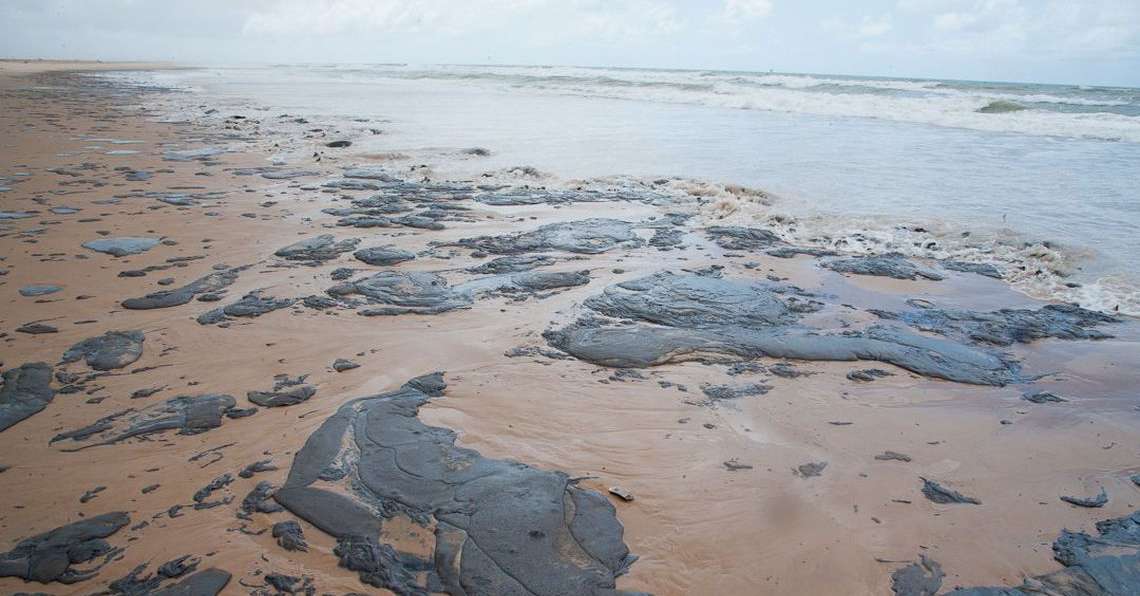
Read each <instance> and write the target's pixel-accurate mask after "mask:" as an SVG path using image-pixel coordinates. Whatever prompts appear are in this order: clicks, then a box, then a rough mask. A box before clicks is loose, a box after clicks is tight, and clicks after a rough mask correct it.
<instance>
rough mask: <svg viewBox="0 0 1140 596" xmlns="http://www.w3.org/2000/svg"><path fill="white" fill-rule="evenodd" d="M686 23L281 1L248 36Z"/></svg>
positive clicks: (594, 12) (581, 10)
mask: <svg viewBox="0 0 1140 596" xmlns="http://www.w3.org/2000/svg"><path fill="white" fill-rule="evenodd" d="M680 27H681V23H680V21H679V20H678V18H677V17H676V13H675V10H674V9H673V6H672V5H671V4H667V3H665V2H663V1H662V0H612V1H608V2H603V1H599V0H564V1H558V0H412V1H408V0H280V1H277V2H273V3H270V4H266V5H264V7H263V8H262V9H261V10H257V11H254V12H253V13H252V14H250V15H249V17H248V18H247V19H246V21H245V24H244V27H243V32H244V33H245V34H247V35H294V34H302V35H312V34H317V35H335V34H342V33H348V32H360V33H393V34H398V33H421V32H422V33H430V34H444V35H462V34H468V33H478V32H482V31H491V30H495V31H512V30H513V31H518V32H519V33H518V34H519V35H520V36H522V37H533V36H534V34H535V33H536V32H542V34H543V35H545V36H547V37H549V38H551V39H561V38H566V37H573V36H579V37H597V38H607V39H624V40H630V39H632V40H636V39H639V38H643V37H646V36H653V35H661V34H668V33H673V32H675V31H677V30H678V29H679V28H680Z"/></svg>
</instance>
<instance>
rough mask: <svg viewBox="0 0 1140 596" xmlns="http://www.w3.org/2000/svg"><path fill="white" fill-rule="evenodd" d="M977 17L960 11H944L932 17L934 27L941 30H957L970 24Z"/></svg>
mask: <svg viewBox="0 0 1140 596" xmlns="http://www.w3.org/2000/svg"><path fill="white" fill-rule="evenodd" d="M977 20H978V17H977V16H975V15H972V14H963V13H960V12H944V13H942V14H940V15H938V16H936V17H934V28H935V29H940V30H942V31H957V30H959V29H962V28H964V27H968V26H969V25H972V24H973V23H974V22H975V21H977Z"/></svg>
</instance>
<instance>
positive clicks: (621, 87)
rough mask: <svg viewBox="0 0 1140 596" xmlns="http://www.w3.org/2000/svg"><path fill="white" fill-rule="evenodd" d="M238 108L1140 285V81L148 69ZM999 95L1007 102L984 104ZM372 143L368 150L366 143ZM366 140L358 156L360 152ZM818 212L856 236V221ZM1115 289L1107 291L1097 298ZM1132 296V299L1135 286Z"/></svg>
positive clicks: (1112, 300)
mask: <svg viewBox="0 0 1140 596" xmlns="http://www.w3.org/2000/svg"><path fill="white" fill-rule="evenodd" d="M147 76H148V77H151V80H156V81H158V82H159V83H161V84H166V85H175V86H186V87H191V88H194V89H196V90H198V91H202V92H205V93H206V94H207V95H209V96H210V97H211V98H212V99H214V100H218V101H221V102H223V105H230V106H231V107H234V108H235V109H236V108H238V107H249V106H250V105H251V102H252V105H256V106H262V107H264V108H265V109H267V110H269V112H270V113H273V114H276V113H277V112H278V111H280V112H288V113H290V114H301V115H306V116H309V117H312V118H317V117H323V118H328V117H330V116H339V117H342V118H344V119H345V121H346V122H347V121H349V120H351V119H355V118H368V119H370V120H373V121H376V120H386V121H385V122H382V123H381V124H380V125H379V127H380V128H381V129H382V130H383V133H384V134H381V135H377V136H375V137H372V138H366V139H361V140H357V141H356V143H357V146H358V147H361V148H362V149H365V150H375V151H378V152H379V151H403V152H408V153H413V154H415V152H417V151H422V150H424V149H428V148H439V149H449V150H454V149H458V148H463V147H476V146H478V147H485V148H487V149H489V150H490V151H491V152H492V155H491V156H490V157H487V158H482V159H475V160H473V159H456V160H455V161H454V163H451V164H449V166H450V169H449V171H455V172H457V173H460V174H467V175H475V174H478V173H480V172H483V171H486V170H489V169H495V168H503V167H510V166H517V165H530V166H534V167H536V168H538V169H539V170H542V171H545V172H551V173H553V174H556V175H558V176H562V177H593V176H610V175H635V176H684V177H695V178H703V179H707V180H711V181H717V182H725V183H736V184H743V185H748V186H754V187H759V188H763V189H765V190H768V191H771V192H774V193H776V194H777V195H779V196H780V197H781V198H782V201H781V202H779V203H778V208H779V209H780V210H781V211H785V212H790V213H793V214H797V215H807V214H824V215H827V216H830V215H842V216H869V217H870V218H872V219H870V220H866V219H864V220H861V221H859V222H858V225H859V226H869V227H874V226H876V225H878V226H880V227H884V228H886V229H889V228H890V227H893V226H895V225H897V224H898V223H899V221H900V220H908V221H910V222H915V221H917V222H921V223H923V224H928V225H931V226H940V225H942V224H948V225H949V226H950V229H952V230H956V231H957V230H972V231H975V232H976V231H978V230H990V231H996V232H997V233H998V234H1000V235H1004V236H1005V237H1008V238H1009V239H1011V240H1012V239H1017V240H1020V239H1025V240H1032V241H1048V242H1050V243H1053V244H1054V245H1058V246H1063V247H1065V249H1066V251H1067V252H1069V253H1071V254H1075V255H1080V257H1081V258H1080V259H1079V260H1078V263H1079V265H1078V266H1079V267H1080V269H1078V270H1077V271H1075V272H1074V273H1075V275H1074V277H1073V279H1074V280H1077V281H1079V282H1081V283H1084V284H1093V283H1094V282H1096V280H1098V279H1104V278H1110V279H1111V280H1112V283H1111V284H1108V283H1105V284H1104V285H1105V286H1108V285H1111V286H1112V288H1111V289H1107V288H1102V287H1100V286H1096V287H1094V288H1093V289H1090V290H1089V291H1086V292H1083V295H1082V296H1074V295H1058V296H1056V297H1057V298H1060V299H1070V300H1072V299H1080V300H1082V303H1084V304H1086V305H1088V306H1092V307H1101V308H1106V309H1111V308H1112V307H1113V305H1114V304H1127V303H1128V302H1129V301H1130V299H1131V298H1135V291H1136V288H1137V287H1140V277H1137V268H1136V267H1135V265H1134V264H1133V262H1132V259H1133V257H1134V255H1136V254H1138V253H1140V237H1138V236H1137V235H1136V234H1135V233H1134V230H1135V228H1136V226H1137V225H1138V224H1140V186H1138V185H1137V184H1136V183H1135V179H1136V177H1137V173H1140V90H1135V89H1120V88H1111V89H1110V88H1084V87H1073V86H1054V85H1018V84H1007V83H969V82H953V81H918V80H894V79H889V80H876V79H862V78H853V77H823V76H806V75H776V74H748V73H723V72H695V71H646V70H628V69H571V68H549V69H544V68H529V67H517V68H515V67H446V66H441V67H406V66H372V67H295V66H278V67H266V68H211V69H205V70H191V71H168V72H162V73H154V74H150V75H147ZM995 101H998V102H1004V103H1002V104H999V107H1000V108H1001V110H1009V109H1011V108H1010V105H1015V106H1017V107H1016V109H1013V111H1000V110H999V112H998V113H979V112H978V110H979V109H982V108H984V107H986V106H990V105H991V104H992V103H993V102H995ZM361 141H363V145H361ZM354 148H355V147H354ZM827 219H829V218H824V219H817V220H816V225H822V226H825V227H827V226H830V227H831V228H832V229H825V230H823V231H826V232H829V233H836V232H839V231H841V232H844V233H850V232H851V231H852V228H853V227H855V226H853V225H852V222H851V220H850V219H848V218H844V219H843V220H833V221H830V222H829V223H828V222H827ZM1100 292H1104V293H1108V294H1110V295H1108V296H1099V295H1097V294H1098V293H1100ZM1122 296H1131V298H1128V297H1122Z"/></svg>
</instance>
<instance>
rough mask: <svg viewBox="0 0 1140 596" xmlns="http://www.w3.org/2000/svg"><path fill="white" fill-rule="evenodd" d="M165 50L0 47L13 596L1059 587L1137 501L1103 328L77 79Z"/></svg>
mask: <svg viewBox="0 0 1140 596" xmlns="http://www.w3.org/2000/svg"><path fill="white" fill-rule="evenodd" d="M168 66H169V65H161V64H154V65H137V64H132V65H122V64H102V63H92V64H87V63H47V62H20V61H7V62H2V63H0V103H2V105H3V109H2V110H0V131H2V134H0V156H2V157H0V163H2V164H3V166H2V169H0V189H2V190H3V192H0V294H2V296H0V301H2V302H3V305H4V306H3V308H2V310H0V312H2V315H0V327H2V329H0V337H2V338H3V343H2V344H0V363H2V370H3V371H4V379H5V383H4V385H3V389H2V391H3V393H2V394H0V398H2V399H0V408H2V409H0V414H2V415H3V417H2V418H0V421H2V422H3V424H4V430H3V431H0V465H2V468H0V469H3V472H2V473H0V480H2V481H3V482H4V484H5V485H6V486H7V487H8V490H5V491H4V492H3V494H2V495H0V552H3V551H8V552H7V554H0V571H3V573H0V575H2V576H5V577H0V590H2V591H4V592H6V593H16V592H39V591H43V592H47V593H52V594H80V593H82V594H89V593H127V594H138V593H162V592H161V590H163V589H167V590H173V589H176V587H180V588H182V589H188V590H191V591H190V592H184V593H226V594H242V593H245V594H274V593H288V591H289V590H295V591H296V592H298V593H305V591H306V589H309V590H311V591H310V592H308V593H319V594H348V593H389V591H390V592H391V593H398V594H405V593H406V594H418V593H443V592H450V593H463V592H462V591H465V592H466V593H468V594H507V593H520V594H525V593H531V594H570V593H581V594H587V593H597V594H604V593H652V594H658V595H671V594H809V593H810V594H834V593H842V594H884V593H891V591H892V589H893V590H894V591H895V592H896V593H901V594H926V593H930V594H933V593H945V592H949V591H952V590H954V589H955V588H959V587H974V586H1009V587H1016V586H1019V585H1022V584H1023V582H1025V581H1028V582H1037V584H1030V585H1045V586H1072V585H1076V582H1078V581H1083V580H1079V579H1074V578H1077V577H1078V576H1080V574H1082V573H1085V574H1089V573H1093V572H1095V569H1093V567H1089V568H1087V569H1086V568H1083V567H1081V565H1080V564H1078V563H1075V562H1074V561H1072V560H1070V561H1068V563H1067V564H1065V565H1063V564H1062V563H1063V561H1062V562H1059V561H1060V559H1058V558H1057V557H1058V554H1057V551H1056V550H1055V547H1054V540H1055V539H1056V538H1057V537H1058V536H1059V535H1060V534H1061V532H1062V531H1063V530H1065V529H1068V530H1071V531H1073V532H1085V533H1087V534H1089V535H1091V536H1096V535H1097V532H1098V529H1097V526H1096V524H1097V522H1101V521H1103V520H1108V519H1114V518H1121V517H1126V516H1129V515H1133V516H1134V513H1133V512H1135V511H1137V509H1138V508H1140V424H1138V422H1140V406H1138V404H1140V402H1138V400H1137V393H1136V391H1137V380H1138V377H1137V372H1136V371H1137V370H1138V367H1140V326H1137V324H1136V322H1135V320H1134V319H1132V318H1130V317H1127V316H1121V315H1115V314H1113V313H1101V312H1098V311H1091V310H1085V309H1081V308H1078V307H1075V306H1067V305H1064V304H1060V303H1049V302H1045V301H1040V300H1036V299H1033V298H1030V297H1028V296H1026V295H1025V294H1024V293H1021V292H1018V291H1016V289H1015V288H1014V287H1012V286H1011V285H1010V283H1009V282H1008V280H1007V279H1003V277H1005V278H1008V277H1011V276H1012V275H1013V274H1012V273H1010V274H1009V275H1005V272H1002V271H1000V270H999V271H996V273H995V271H994V270H993V269H992V267H993V265H991V264H988V263H986V262H982V261H977V262H970V263H963V262H958V261H948V260H943V261H938V260H930V259H925V260H924V259H919V258H909V257H902V256H898V255H895V256H892V255H889V254H887V255H871V254H867V253H848V252H845V251H844V250H843V248H842V247H831V248H828V247H827V244H826V241H823V240H821V241H820V243H818V244H814V245H812V246H803V245H798V244H794V243H789V242H788V241H787V240H786V239H785V238H784V237H781V236H780V235H779V234H776V233H774V232H772V231H771V229H772V228H770V227H769V226H767V225H766V224H765V223H764V222H763V221H758V220H757V219H756V218H755V217H753V213H755V212H754V211H753V210H750V209H749V205H750V204H754V203H757V202H763V201H765V200H767V195H766V194H765V193H764V192H763V191H760V190H750V189H744V188H739V187H732V186H726V185H724V184H720V183H717V182H703V181H692V180H688V179H684V178H680V177H678V178H674V179H662V180H651V179H641V178H635V177H630V178H629V179H627V180H623V181H621V182H620V183H619V182H615V181H614V180H612V179H606V180H555V179H547V178H543V177H535V176H534V175H532V174H531V173H529V172H527V171H526V170H525V169H523V166H526V165H527V164H523V163H520V164H517V165H518V166H520V167H519V168H517V169H505V170H504V169H495V170H493V171H488V172H486V175H485V176H484V175H477V176H470V177H466V178H454V177H451V176H449V174H448V173H447V169H446V168H445V167H442V165H441V164H437V163H432V162H430V161H426V162H425V161H423V159H422V158H424V155H414V158H413V157H410V156H409V153H411V152H410V151H408V150H407V148H405V147H398V146H394V147H390V148H388V149H387V150H383V151H381V150H375V149H374V148H372V147H371V146H369V148H368V149H367V150H365V149H362V148H361V142H360V141H361V139H363V138H365V137H372V136H377V137H380V138H381V139H383V135H380V134H377V133H373V132H370V131H371V130H372V129H382V128H384V127H385V126H386V125H387V124H386V123H380V122H372V121H359V122H358V121H351V120H350V121H347V122H348V124H346V123H345V122H346V121H337V122H335V123H327V122H316V121H312V122H310V121H307V120H305V119H303V118H298V117H296V116H294V115H290V114H288V113H287V112H282V111H279V110H276V108H275V107H272V108H265V109H247V110H233V109H231V108H230V107H219V106H216V105H209V104H202V103H195V102H194V101H191V102H189V104H187V105H191V106H192V107H191V108H187V109H188V110H193V112H192V115H191V116H187V115H186V113H182V114H174V115H172V114H170V113H167V112H164V111H163V110H161V109H160V107H161V106H165V105H169V104H170V103H171V102H172V101H174V100H178V101H182V100H181V99H180V98H179V97H174V96H173V95H172V94H175V93H179V92H175V91H171V90H167V89H162V88H151V87H142V86H128V85H124V84H121V83H117V82H115V80H114V79H106V78H93V77H88V76H86V74H85V73H86V72H89V71H91V70H142V69H145V68H165V67H168ZM183 103H184V104H185V103H186V102H183ZM345 142H347V143H345ZM431 142H432V141H431V139H425V140H424V141H423V143H424V144H425V145H427V144H430V143H431ZM282 148H287V149H288V152H287V155H288V156H289V157H288V160H287V161H286V162H285V163H280V162H279V161H270V156H274V155H281V154H282V152H283V149H282ZM482 150H483V151H491V152H493V151H494V150H495V148H494V147H490V148H486V149H482ZM464 151H466V152H467V153H464V154H463V159H464V160H465V161H464V162H463V163H464V167H465V168H467V169H478V167H479V159H481V157H480V154H479V152H478V151H475V150H474V148H470V147H445V148H442V149H441V150H440V154H441V155H442V154H445V153H446V154H448V155H455V154H457V153H459V152H464ZM429 157H430V156H429ZM677 174H678V176H682V175H684V174H685V172H678V173H677ZM85 245H86V246H85ZM369 249H372V250H369ZM987 265H989V267H987ZM108 334H110V335H108ZM92 339H93V340H94V341H88V340H92ZM85 342H86V343H85ZM33 363H44V364H43V365H42V366H35V365H33ZM436 372H439V373H442V374H440V375H434V376H433V373H436ZM425 375H426V376H425ZM375 396H379V397H375ZM370 397H371V398H372V399H363V400H360V398H370ZM442 429H446V430H442ZM453 443H454V444H453ZM257 462H263V464H262V465H261V466H255V467H253V468H250V467H249V466H250V465H251V464H255V463H257ZM207 487H208V488H207ZM611 489H617V490H612V491H611ZM924 489H925V490H924ZM1101 493H1103V494H1104V495H1105V497H1106V499H1107V500H1106V501H1105V502H1103V503H1097V502H1096V501H1097V500H1096V497H1097V496H1098V495H1099V494H1101ZM620 494H627V496H631V497H632V498H631V499H629V500H627V499H625V498H622V497H621V496H620ZM1061 497H1075V499H1071V500H1070V501H1065V500H1062V498H1061ZM1082 499H1086V500H1090V499H1091V503H1089V502H1086V503H1084V505H1085V506H1082V505H1081V504H1080V503H1077V504H1073V503H1072V502H1071V501H1072V500H1076V501H1081V500H1082ZM1090 504H1091V505H1092V506H1089V505H1090ZM114 512H122V513H124V514H125V517H122V516H120V517H118V518H98V517H97V516H101V515H104V514H108V513H114ZM99 519H103V520H104V521H105V523H107V524H110V526H111V527H112V529H111V531H109V532H95V533H93V534H91V535H90V536H88V537H87V538H88V539H90V540H91V541H94V542H87V543H84V545H85V548H87V550H88V551H90V552H88V553H87V554H88V556H77V555H76V554H75V552H76V548H75V547H76V544H78V543H77V542H75V540H78V539H75V540H73V541H72V542H71V543H66V541H64V542H63V543H58V544H57V543H53V542H52V541H51V540H44V539H41V540H39V541H35V540H33V541H32V542H33V543H34V544H25V546H24V550H23V551H20V550H19V549H18V548H17V545H18V543H20V542H21V541H23V540H25V539H29V538H32V537H36V536H39V535H42V534H44V533H45V532H49V531H51V530H53V529H55V528H60V527H64V526H67V525H68V524H79V526H77V527H81V528H82V529H83V530H84V531H90V530H91V528H90V524H88V525H87V526H84V525H83V522H84V521H88V522H90V521H91V520H99ZM1134 519H1135V516H1134ZM107 520H110V521H107ZM284 522H295V523H296V524H297V525H296V526H294V525H293V524H290V523H284ZM1133 523H1135V522H1133ZM294 528H300V532H301V535H302V536H303V541H304V543H305V544H306V546H305V548H304V549H303V550H295V549H296V546H297V545H296V543H295V542H290V540H289V538H288V537H286V538H282V537H281V535H282V534H284V533H290V532H292V531H293V530H294ZM346 528H349V529H346ZM80 533H82V532H80ZM100 534H101V535H100ZM274 534H278V536H274ZM290 535H292V536H295V534H290ZM60 540H62V539H60ZM60 544H63V546H60ZM1137 544H1138V543H1133V544H1131V545H1126V546H1125V547H1123V548H1121V549H1118V550H1117V551H1114V552H1113V553H1109V554H1107V555H1105V554H1104V553H1100V552H1094V551H1095V547H1089V548H1090V549H1094V551H1090V552H1091V553H1092V554H1096V555H1097V556H1098V557H1100V559H1097V560H1101V559H1103V558H1105V557H1107V558H1114V557H1120V559H1121V560H1124V561H1127V560H1128V559H1127V557H1132V559H1131V561H1132V563H1127V562H1126V563H1124V565H1125V566H1127V565H1129V564H1131V565H1132V566H1133V568H1134V566H1135V557H1136V556H1137V555H1136V553H1137V550H1136V549H1137ZM286 545H290V546H291V547H292V548H293V549H294V550H290V548H287V546H286ZM69 548H70V549H71V550H70V551H69V550H68V549H69ZM36 549H39V550H36ZM53 549H54V550H53ZM79 550H83V549H79ZM29 552H31V553H32V554H30V555H29V554H28V553H29ZM69 552H70V553H71V554H70V555H69V554H68V553H69ZM37 553H38V554H37ZM60 553H63V554H62V555H61V554H60ZM1101 555H1104V556H1103V557H1101ZM61 556H62V563H61V562H60V557H61ZM69 556H70V561H69V559H68V557H69ZM183 556H187V557H188V558H187V559H184V560H183V561H182V564H183V566H185V564H187V563H189V562H194V563H195V564H196V567H195V568H190V569H181V570H179V569H177V568H178V567H179V565H177V564H176V565H173V566H169V567H163V569H164V570H165V571H160V567H162V566H163V564H164V563H167V562H169V561H175V560H177V559H179V558H180V557H183ZM1090 556H1091V554H1090ZM1114 560H1115V559H1114ZM1102 563H1103V561H1102ZM1090 569H1093V571H1090ZM88 570H90V571H91V573H90V574H89V576H88V574H87V573H86V572H87V571H88ZM1066 573H1068V575H1065V574H1066ZM1050 574H1053V575H1051V576H1050ZM1043 576H1048V577H1052V578H1053V579H1048V577H1046V579H1041V578H1042V577H1043ZM1080 577H1084V576H1080ZM933 578H937V580H938V583H937V585H935V587H934V590H933V591H930V590H926V591H923V589H924V588H922V587H921V586H920V584H922V583H923V582H926V586H927V587H929V585H930V584H931V582H932V581H933ZM1035 578H1036V579H1035ZM28 580H39V581H44V582H46V583H47V585H41V584H39V583H31V582H29V581H28ZM71 582H75V583H71ZM148 582H149V583H148ZM180 582H181V583H180ZM1042 582H1044V583H1042ZM1049 582H1055V583H1052V584H1051V583H1049ZM282 586H289V587H288V588H284V587H282ZM131 590H134V591H131ZM194 590H197V591H194ZM460 590H462V591H460ZM908 590H910V591H908ZM168 593H176V592H168ZM1058 593H1066V592H1061V591H1059V592H1058ZM1073 593H1076V592H1073Z"/></svg>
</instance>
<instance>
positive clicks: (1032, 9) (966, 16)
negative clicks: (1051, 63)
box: [879, 0, 1140, 60]
mask: <svg viewBox="0 0 1140 596" xmlns="http://www.w3.org/2000/svg"><path fill="white" fill-rule="evenodd" d="M896 7H897V10H898V12H899V13H900V14H901V15H905V16H906V17H907V18H909V19H912V21H909V22H910V23H911V24H912V27H911V31H910V33H911V35H910V39H907V40H900V41H899V42H898V43H897V44H882V45H880V46H879V50H881V51H886V52H923V53H926V54H929V55H939V54H942V55H947V56H976V57H986V58H990V57H1018V56H1023V57H1024V56H1032V57H1033V58H1034V59H1036V60H1067V59H1075V58H1094V57H1096V56H1101V57H1104V58H1121V57H1132V58H1133V59H1140V2H1137V1H1136V0H1081V1H1076V0H1032V1H1025V0H898V2H897V4H896Z"/></svg>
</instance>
